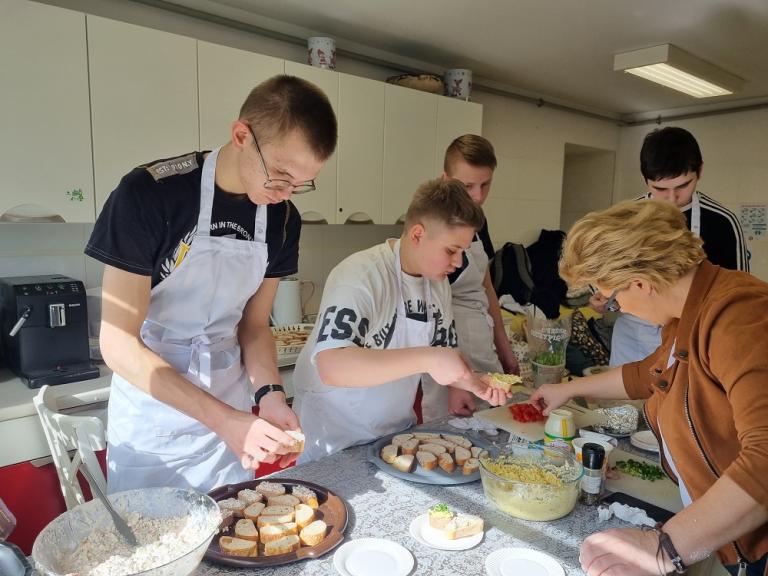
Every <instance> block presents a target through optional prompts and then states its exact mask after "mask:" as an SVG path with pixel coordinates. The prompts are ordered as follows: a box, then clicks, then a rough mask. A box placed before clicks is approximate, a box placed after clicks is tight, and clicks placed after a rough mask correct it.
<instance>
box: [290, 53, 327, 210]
mask: <svg viewBox="0 0 768 576" xmlns="http://www.w3.org/2000/svg"><path fill="white" fill-rule="evenodd" d="M285 73H286V74H289V75H291V76H297V77H299V78H303V79H305V80H309V81H310V82H312V83H313V84H315V85H317V86H318V87H319V88H320V89H321V90H322V91H323V92H325V94H326V96H328V100H330V101H331V106H332V107H333V111H334V112H335V113H336V117H337V118H338V114H339V105H338V104H339V74H338V72H333V71H331V70H322V69H320V68H312V67H311V66H307V65H305V64H297V63H296V62H289V61H286V62H285ZM315 185H316V186H317V190H314V191H312V192H309V193H307V194H300V195H294V196H293V197H292V198H291V200H292V201H293V203H294V204H296V207H297V208H298V209H299V212H301V216H302V218H304V219H305V220H310V221H312V220H316V221H322V220H324V221H326V222H328V223H329V224H334V223H336V222H337V220H338V216H337V208H336V191H337V159H336V153H334V154H332V155H331V157H330V158H328V160H327V161H326V162H325V165H324V166H323V168H322V169H321V170H320V173H319V174H318V175H317V178H315Z"/></svg>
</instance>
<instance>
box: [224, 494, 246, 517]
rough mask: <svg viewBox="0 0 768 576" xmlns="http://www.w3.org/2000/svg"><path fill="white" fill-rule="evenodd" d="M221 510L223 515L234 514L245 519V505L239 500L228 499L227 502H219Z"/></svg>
mask: <svg viewBox="0 0 768 576" xmlns="http://www.w3.org/2000/svg"><path fill="white" fill-rule="evenodd" d="M218 505H219V510H221V511H222V512H223V513H227V512H229V513H231V514H234V515H235V516H236V517H238V518H242V517H243V510H244V509H245V504H244V503H243V502H242V501H240V500H238V499H237V498H227V499H226V500H219V501H218Z"/></svg>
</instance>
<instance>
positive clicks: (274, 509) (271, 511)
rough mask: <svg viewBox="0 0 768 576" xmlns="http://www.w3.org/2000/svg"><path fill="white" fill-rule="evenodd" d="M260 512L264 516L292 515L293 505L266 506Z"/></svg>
mask: <svg viewBox="0 0 768 576" xmlns="http://www.w3.org/2000/svg"><path fill="white" fill-rule="evenodd" d="M261 513H262V515H264V516H293V506H283V505H278V506H267V507H266V508H264V510H262V511H261Z"/></svg>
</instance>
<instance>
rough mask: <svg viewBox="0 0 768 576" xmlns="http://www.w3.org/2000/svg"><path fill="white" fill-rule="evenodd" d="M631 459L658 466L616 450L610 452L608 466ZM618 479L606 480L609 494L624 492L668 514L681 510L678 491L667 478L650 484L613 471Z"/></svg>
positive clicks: (647, 481) (681, 505)
mask: <svg viewBox="0 0 768 576" xmlns="http://www.w3.org/2000/svg"><path fill="white" fill-rule="evenodd" d="M630 458H632V459H633V460H637V461H640V462H646V463H648V464H656V465H657V466H658V464H657V463H656V462H653V461H652V460H647V459H645V458H642V457H640V456H635V455H634V454H630V453H628V452H624V451H623V450H619V449H618V448H617V449H615V450H612V451H611V453H610V455H609V456H608V464H609V465H610V466H611V467H613V466H615V465H616V461H617V460H628V459H630ZM614 474H617V475H618V477H617V478H615V479H608V480H606V481H605V488H606V489H607V490H610V491H611V492H624V493H625V494H629V495H630V496H634V497H635V498H637V499H639V500H643V501H644V502H648V503H650V504H653V505H655V506H658V507H659V508H664V509H665V510H669V511H670V512H679V511H680V510H682V509H683V503H682V501H681V500H680V490H679V488H678V487H677V485H676V484H675V483H674V482H672V481H671V480H670V479H669V478H667V477H666V476H664V478H662V479H661V480H656V481H655V482H651V481H650V480H642V479H641V478H636V477H635V476H630V475H629V474H623V473H621V472H618V471H615V472H614Z"/></svg>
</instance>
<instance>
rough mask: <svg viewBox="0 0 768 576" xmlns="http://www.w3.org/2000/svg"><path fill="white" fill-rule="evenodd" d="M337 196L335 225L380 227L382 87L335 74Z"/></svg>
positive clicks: (367, 81) (382, 144) (382, 85)
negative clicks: (349, 222) (363, 223)
mask: <svg viewBox="0 0 768 576" xmlns="http://www.w3.org/2000/svg"><path fill="white" fill-rule="evenodd" d="M338 156H339V193H338V202H337V204H338V206H337V212H336V213H337V216H338V217H337V219H336V222H337V223H339V224H343V223H344V222H346V221H347V220H352V221H368V222H373V223H374V224H381V222H382V218H381V206H382V174H383V170H384V84H383V83H381V82H376V81H375V80H368V79H366V78H360V77H358V76H350V75H349V74H339V148H338Z"/></svg>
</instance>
